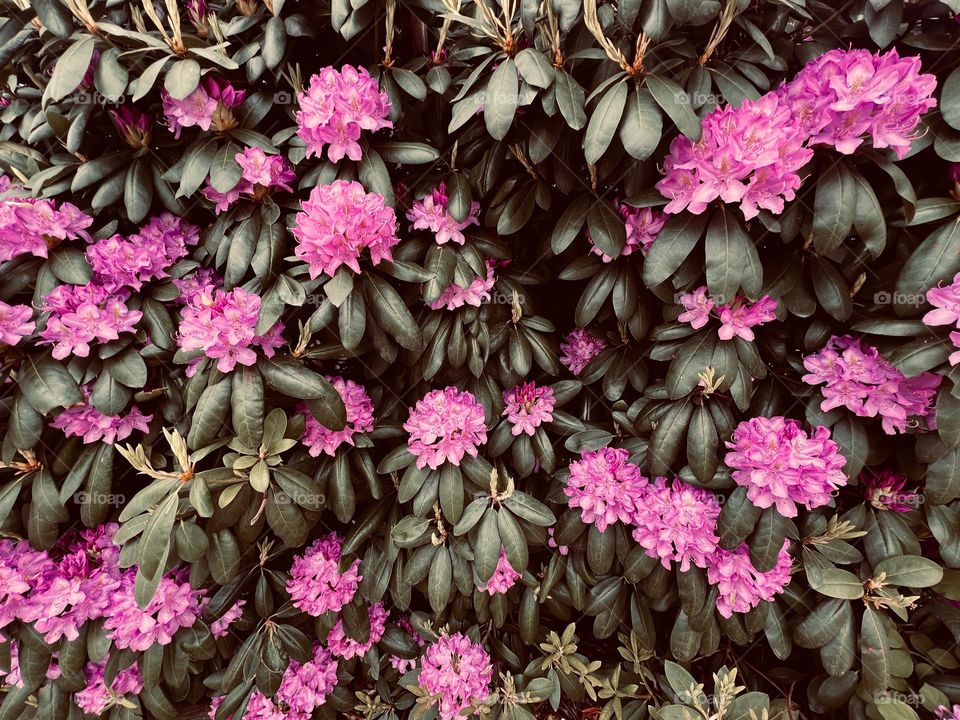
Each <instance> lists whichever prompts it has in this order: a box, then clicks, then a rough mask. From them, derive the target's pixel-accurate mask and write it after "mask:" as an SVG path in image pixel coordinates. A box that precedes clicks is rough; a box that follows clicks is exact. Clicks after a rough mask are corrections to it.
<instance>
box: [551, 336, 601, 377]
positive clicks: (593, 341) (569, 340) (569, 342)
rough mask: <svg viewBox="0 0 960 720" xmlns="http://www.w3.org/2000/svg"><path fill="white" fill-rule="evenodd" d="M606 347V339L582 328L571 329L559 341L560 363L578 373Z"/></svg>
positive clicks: (575, 373)
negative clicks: (561, 340)
mask: <svg viewBox="0 0 960 720" xmlns="http://www.w3.org/2000/svg"><path fill="white" fill-rule="evenodd" d="M606 347H607V341H606V340H604V339H603V338H598V337H596V336H595V335H593V334H591V333H590V331H588V330H585V329H584V328H577V329H576V330H571V331H570V332H569V333H567V336H566V337H565V338H564V339H563V342H561V343H560V353H561V355H560V364H561V365H564V366H566V368H567V369H568V370H570V372H572V373H573V374H574V375H579V374H580V373H582V372H583V369H584V368H585V367H586V366H587V365H589V364H590V361H591V360H593V359H594V358H595V357H596V356H597V355H599V354H600V353H602V352H603V351H604V349H606Z"/></svg>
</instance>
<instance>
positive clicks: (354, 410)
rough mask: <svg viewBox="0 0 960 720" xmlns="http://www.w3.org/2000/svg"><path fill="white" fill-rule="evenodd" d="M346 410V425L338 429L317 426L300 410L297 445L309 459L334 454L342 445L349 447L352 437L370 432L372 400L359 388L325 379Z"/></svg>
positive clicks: (313, 419)
mask: <svg viewBox="0 0 960 720" xmlns="http://www.w3.org/2000/svg"><path fill="white" fill-rule="evenodd" d="M327 380H329V381H330V384H331V385H333V387H334V389H336V391H337V393H338V394H339V395H340V398H341V399H342V400H343V404H344V406H345V407H346V409H347V424H346V425H345V426H344V427H343V429H342V430H331V429H329V428H327V427H324V426H323V425H321V424H320V423H319V422H317V420H316V419H315V418H314V417H313V415H312V414H311V413H310V411H309V410H307V409H306V407H304V408H303V416H304V419H305V426H304V430H303V436H302V437H301V438H300V440H301V442H303V444H304V445H306V446H307V449H308V451H309V452H310V454H311V455H312V456H313V457H318V456H319V455H320V454H321V453H326V454H327V455H329V456H330V457H333V456H334V455H336V454H337V448H339V447H340V446H341V445H343V444H344V443H346V444H347V445H351V446H352V445H353V444H354V442H353V436H354V435H358V434H361V433H365V432H370V431H371V430H373V401H372V400H371V399H370V396H369V395H367V391H366V390H365V389H364V387H363V385H358V384H357V383H355V382H353V380H344V379H343V378H342V377H339V376H330V375H328V376H327Z"/></svg>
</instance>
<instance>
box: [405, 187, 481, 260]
mask: <svg viewBox="0 0 960 720" xmlns="http://www.w3.org/2000/svg"><path fill="white" fill-rule="evenodd" d="M449 204H450V200H449V198H448V197H447V186H446V184H445V183H440V184H439V185H438V186H437V187H436V188H434V189H433V191H432V192H430V193H428V194H427V195H425V196H424V197H422V198H420V199H419V200H418V201H417V202H415V203H414V204H413V207H411V208H410V209H409V210H407V220H409V221H410V223H411V224H410V229H411V230H429V231H430V232H432V233H433V234H434V235H435V237H436V241H437V245H444V244H446V243H448V242H454V243H456V244H457V245H463V244H464V242H466V238H465V237H464V236H463V231H464V230H466V229H467V228H468V227H470V226H471V225H479V224H480V219H479V215H480V203H478V202H471V203H470V212H469V213H467V217H466V218H464V219H463V220H462V221H460V220H457V219H456V218H455V217H453V215H452V214H451V213H450V210H449V209H448V207H449Z"/></svg>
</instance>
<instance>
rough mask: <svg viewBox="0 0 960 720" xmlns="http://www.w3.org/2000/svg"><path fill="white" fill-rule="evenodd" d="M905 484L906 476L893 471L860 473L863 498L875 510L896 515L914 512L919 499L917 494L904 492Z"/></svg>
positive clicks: (865, 471) (866, 471)
mask: <svg viewBox="0 0 960 720" xmlns="http://www.w3.org/2000/svg"><path fill="white" fill-rule="evenodd" d="M906 484H907V476H906V475H904V474H902V473H898V472H894V471H893V470H879V471H877V472H873V471H872V470H864V471H863V472H861V473H860V485H861V487H862V488H863V497H864V499H866V501H867V502H869V503H870V505H872V506H873V507H874V508H875V509H877V510H892V511H893V512H898V513H906V512H910V511H911V510H915V509H916V508H917V507H918V506H919V504H920V502H921V498H920V497H919V496H918V495H917V493H914V492H907V491H905V490H904V489H903V488H904V487H905V486H906Z"/></svg>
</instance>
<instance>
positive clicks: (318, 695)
mask: <svg viewBox="0 0 960 720" xmlns="http://www.w3.org/2000/svg"><path fill="white" fill-rule="evenodd" d="M336 686H337V661H336V660H335V659H334V658H333V656H332V655H331V654H330V652H329V651H328V650H327V649H326V648H324V647H323V646H321V645H315V646H314V648H313V655H312V656H311V658H310V659H309V660H308V661H307V662H305V663H303V664H301V663H299V662H297V661H296V660H294V659H291V660H290V664H289V665H288V666H287V669H286V670H285V671H284V673H283V679H282V680H281V681H280V688H279V689H278V690H277V695H276V699H277V700H278V701H279V702H280V703H281V705H283V706H285V707H286V708H287V709H288V710H287V714H286V715H282V714H281V717H287V718H295V719H296V720H309V718H310V717H311V716H312V715H313V711H314V709H316V708H318V707H320V706H321V705H324V704H325V703H326V702H327V696H328V695H330V693H331V692H333V689H334V688H335V687H336Z"/></svg>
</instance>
